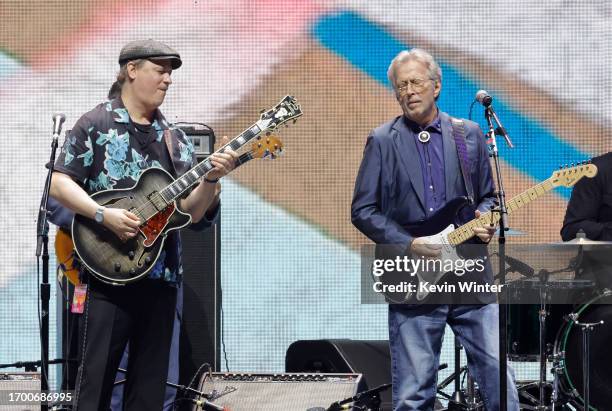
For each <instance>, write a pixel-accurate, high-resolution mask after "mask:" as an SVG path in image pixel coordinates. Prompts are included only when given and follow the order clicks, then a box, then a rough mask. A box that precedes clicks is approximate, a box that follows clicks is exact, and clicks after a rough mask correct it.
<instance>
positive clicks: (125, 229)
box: [102, 207, 140, 241]
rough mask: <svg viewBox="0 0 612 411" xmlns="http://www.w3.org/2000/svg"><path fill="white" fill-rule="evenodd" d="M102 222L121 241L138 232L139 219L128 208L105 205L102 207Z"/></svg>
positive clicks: (134, 235)
mask: <svg viewBox="0 0 612 411" xmlns="http://www.w3.org/2000/svg"><path fill="white" fill-rule="evenodd" d="M102 224H104V227H106V228H108V229H109V230H111V231H112V232H113V233H114V234H115V235H116V236H117V237H119V238H120V239H121V240H122V241H127V240H129V239H130V238H133V237H136V235H137V234H138V227H139V225H140V219H139V218H138V217H137V216H136V214H134V213H132V212H130V211H128V210H124V209H121V208H109V207H107V208H105V209H104V223H102Z"/></svg>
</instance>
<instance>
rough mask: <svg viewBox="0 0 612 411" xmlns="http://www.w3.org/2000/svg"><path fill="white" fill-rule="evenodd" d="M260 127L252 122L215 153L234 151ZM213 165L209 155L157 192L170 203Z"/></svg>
mask: <svg viewBox="0 0 612 411" xmlns="http://www.w3.org/2000/svg"><path fill="white" fill-rule="evenodd" d="M261 131H262V130H261V129H260V128H259V126H258V125H257V124H254V125H253V126H251V127H250V128H248V129H247V130H245V131H243V132H242V133H240V135H238V136H237V137H235V138H234V139H232V141H230V142H229V143H227V144H226V145H225V146H223V147H221V148H220V149H219V150H217V151H216V153H223V152H224V151H225V150H226V149H227V148H228V147H229V148H231V149H232V150H234V151H238V150H239V149H240V148H241V147H243V146H244V145H245V144H247V143H248V142H249V141H250V140H252V139H253V138H254V137H256V136H257V135H258V134H260V133H261ZM213 168H214V166H213V165H212V164H211V162H210V157H208V158H206V159H205V160H203V161H201V162H200V163H198V164H197V165H196V166H194V167H193V168H192V169H191V170H189V171H187V172H186V173H185V174H183V175H182V176H181V177H180V178H177V179H176V180H174V182H173V183H172V184H169V185H168V186H167V187H166V188H164V189H163V190H161V191H160V192H159V193H160V194H161V196H162V197H163V200H164V201H165V202H166V203H170V202H172V201H174V200H176V199H177V198H179V197H180V196H181V195H182V194H183V193H184V192H185V191H186V190H187V189H189V188H190V187H191V186H193V185H195V184H196V183H197V182H198V180H199V179H200V178H202V177H204V176H205V175H206V174H207V173H208V172H209V171H210V170H212V169H213Z"/></svg>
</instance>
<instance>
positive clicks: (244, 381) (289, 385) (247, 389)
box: [192, 373, 361, 411]
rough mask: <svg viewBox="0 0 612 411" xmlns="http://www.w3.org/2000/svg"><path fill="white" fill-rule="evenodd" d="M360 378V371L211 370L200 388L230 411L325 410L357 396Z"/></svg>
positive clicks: (201, 381) (195, 410) (215, 402)
mask: <svg viewBox="0 0 612 411" xmlns="http://www.w3.org/2000/svg"><path fill="white" fill-rule="evenodd" d="M360 381H361V374H298V373H292V374H236V373H231V374H229V373H212V374H204V375H203V376H202V378H201V379H200V383H199V385H198V390H199V391H201V392H203V393H205V394H209V395H210V399H209V401H211V402H212V403H214V404H215V405H218V406H220V407H224V408H226V409H228V410H231V411H306V410H309V409H312V410H313V411H314V410H317V411H318V410H321V411H323V410H326V409H327V408H328V407H329V406H330V405H331V404H332V403H334V402H336V401H341V400H343V399H345V398H349V397H353V396H355V395H356V394H357V386H358V384H359V382H360ZM201 410H202V408H200V407H199V406H194V408H193V409H192V411H201Z"/></svg>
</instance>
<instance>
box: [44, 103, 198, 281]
mask: <svg viewBox="0 0 612 411" xmlns="http://www.w3.org/2000/svg"><path fill="white" fill-rule="evenodd" d="M165 130H168V131H169V132H170V136H171V141H172V144H171V145H172V151H173V152H172V153H170V155H169V151H168V148H167V146H166V142H165V139H164V132H165ZM195 164H196V157H195V153H194V148H193V145H192V144H191V141H190V140H189V138H188V137H187V136H186V135H185V133H184V132H183V131H182V130H180V129H179V128H174V127H172V126H170V125H169V124H168V123H167V122H166V119H165V118H164V117H163V115H162V114H161V112H160V111H159V110H157V112H156V115H155V119H154V121H153V122H152V124H151V125H139V124H136V123H134V122H133V121H132V120H131V119H130V116H129V114H128V111H127V109H126V108H125V106H124V105H123V102H122V101H121V98H116V99H114V100H111V101H107V102H105V103H102V104H99V105H98V106H96V107H95V108H94V109H93V110H91V111H89V112H88V113H86V114H84V115H83V116H82V117H81V118H80V119H79V120H78V121H77V123H76V124H75V125H74V127H73V129H72V130H71V132H70V133H69V134H68V136H67V137H66V141H65V142H64V145H63V147H62V151H61V153H60V155H59V157H58V158H57V161H56V162H55V170H56V171H59V172H61V173H65V174H68V175H69V176H70V177H72V178H73V179H74V180H75V181H77V182H78V183H79V184H80V185H81V186H82V187H83V188H84V189H85V191H87V193H89V194H93V193H95V192H97V191H101V190H110V189H118V188H129V187H132V186H133V185H134V184H136V181H137V180H138V177H139V176H140V174H141V173H142V171H143V170H145V169H147V168H150V167H159V168H163V169H164V170H166V171H168V172H169V173H170V174H172V176H173V177H174V178H176V177H179V176H181V175H182V174H184V173H185V172H186V171H188V170H189V169H191V168H192V167H193V166H194V165H195ZM180 257H181V241H180V235H179V233H178V232H177V231H173V232H171V233H169V234H168V237H167V239H166V242H165V244H164V249H163V250H162V252H161V254H160V257H159V259H158V260H157V262H156V264H155V266H154V267H153V269H152V270H151V271H150V273H149V278H152V279H162V280H165V281H168V282H170V283H172V284H178V283H179V282H180V281H181V276H182V272H183V269H182V265H181V258H180Z"/></svg>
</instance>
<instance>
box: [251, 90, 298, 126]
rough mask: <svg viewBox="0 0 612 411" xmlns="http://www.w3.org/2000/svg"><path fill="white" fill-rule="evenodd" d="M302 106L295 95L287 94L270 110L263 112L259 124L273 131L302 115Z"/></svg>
mask: <svg viewBox="0 0 612 411" xmlns="http://www.w3.org/2000/svg"><path fill="white" fill-rule="evenodd" d="M302 114H303V113H302V108H301V107H300V105H299V104H298V102H297V100H296V99H295V97H293V96H285V97H284V98H283V99H282V100H281V101H280V102H279V103H278V104H277V105H275V106H274V107H272V108H271V109H270V110H267V111H263V112H262V113H261V117H260V120H259V121H258V122H257V125H258V126H259V128H260V129H261V130H262V131H272V130H274V129H275V128H277V127H278V126H280V125H281V124H284V123H286V122H288V121H290V120H293V122H294V123H295V121H296V120H297V118H298V117H300V116H301V115H302Z"/></svg>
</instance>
